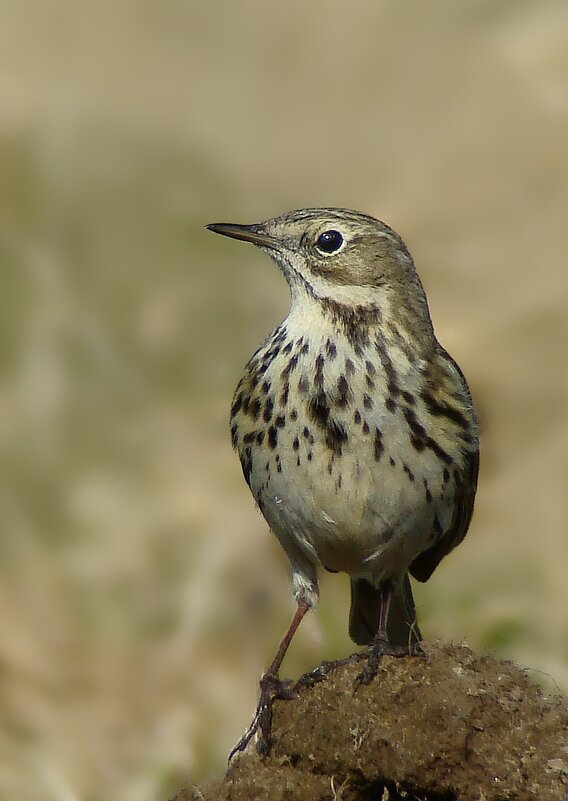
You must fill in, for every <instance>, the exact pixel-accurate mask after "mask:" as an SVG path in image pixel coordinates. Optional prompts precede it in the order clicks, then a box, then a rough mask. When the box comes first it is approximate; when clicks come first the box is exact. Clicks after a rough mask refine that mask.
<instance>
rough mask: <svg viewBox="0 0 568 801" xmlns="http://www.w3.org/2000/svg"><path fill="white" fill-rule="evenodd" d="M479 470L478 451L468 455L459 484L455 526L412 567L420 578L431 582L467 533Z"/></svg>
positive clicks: (454, 516) (415, 561)
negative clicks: (443, 561) (444, 560)
mask: <svg viewBox="0 0 568 801" xmlns="http://www.w3.org/2000/svg"><path fill="white" fill-rule="evenodd" d="M478 472H479V451H477V450H476V451H472V452H470V453H469V454H468V456H467V460H466V465H465V469H464V471H463V473H462V477H461V480H460V481H459V483H458V485H457V490H456V500H455V507H454V514H453V517H452V524H451V526H450V527H449V529H448V530H447V531H446V532H445V533H444V534H443V536H442V537H441V538H440V539H439V540H438V541H437V542H436V544H435V545H432V547H431V548H428V550H427V551H424V552H423V553H421V554H420V556H417V557H416V559H415V560H414V561H413V562H412V564H411V565H410V567H409V571H410V574H411V575H412V576H413V577H414V578H415V579H418V581H428V579H429V578H430V576H431V575H432V573H433V572H434V570H435V569H436V568H437V567H438V565H439V564H440V562H441V561H442V559H443V558H444V556H447V554H449V553H450V551H452V550H453V549H454V548H455V547H456V545H459V544H460V542H461V541H462V540H463V538H464V537H465V535H466V534H467V530H468V528H469V524H470V522H471V516H472V514H473V502H474V499H475V491H476V488H477V475H478Z"/></svg>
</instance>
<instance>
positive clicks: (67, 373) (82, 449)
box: [0, 0, 568, 801]
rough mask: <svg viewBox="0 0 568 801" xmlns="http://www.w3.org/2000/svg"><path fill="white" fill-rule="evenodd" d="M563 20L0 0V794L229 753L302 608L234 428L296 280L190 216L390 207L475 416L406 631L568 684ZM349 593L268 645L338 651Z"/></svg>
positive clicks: (325, 593) (342, 6) (72, 788)
mask: <svg viewBox="0 0 568 801" xmlns="http://www.w3.org/2000/svg"><path fill="white" fill-rule="evenodd" d="M567 31H568V8H567V7H566V4H565V3H563V2H560V1H558V2H552V1H551V0H540V2H505V1H502V2H495V0H485V1H484V2H483V1H481V0H480V1H479V2H472V1H470V2H459V3H458V2H455V0H446V1H445V2H443V1H442V0H436V1H435V2H427V3H422V2H420V3H418V2H417V3H412V2H399V1H398V0H368V1H367V2H354V3H350V4H348V3H345V2H340V0H332V1H331V2H324V1H323V0H315V2H312V3H302V2H299V1H298V0H291V1H290V2H287V3H271V2H266V0H265V1H264V2H263V1H262V0H249V1H248V2H240V1H239V2H234V3H230V2H226V3H222V2H214V1H213V2H211V1H210V2H205V1H204V0H202V2H194V1H192V0H186V2H180V0H165V2H157V0H156V1H155V2H148V1H147V0H146V1H145V0H138V1H137V2H135V1H134V0H130V1H129V0H124V1H123V2H120V3H112V2H110V0H105V1H104V2H101V3H88V2H71V1H70V0H25V1H24V2H16V0H6V1H5V2H3V3H2V4H1V5H0V256H1V263H0V368H1V386H0V460H1V465H0V470H1V478H0V671H1V674H0V799H4V798H5V799H15V798H17V799H18V801H68V800H70V799H80V800H81V801H114V800H115V799H120V801H150V800H151V799H158V798H165V797H167V795H168V792H169V791H170V790H173V789H174V788H175V787H176V786H177V785H179V784H180V783H181V782H182V781H183V779H184V778H185V777H192V778H193V779H195V780H198V779H200V778H201V777H202V776H203V775H205V774H207V773H208V772H210V771H212V770H221V769H222V767H223V762H224V759H225V756H226V754H227V752H228V749H229V747H230V746H231V745H232V744H233V743H234V741H235V740H236V739H237V738H238V736H239V735H240V734H241V732H242V731H243V729H244V727H245V725H246V724H247V722H248V720H249V717H250V715H251V713H252V710H253V706H254V702H255V697H256V681H257V678H258V675H259V674H260V672H261V670H262V668H263V666H265V665H266V664H267V662H268V661H269V659H270V658H271V657H272V655H273V651H274V648H275V646H276V643H277V641H278V639H279V638H280V636H281V634H282V632H283V630H284V628H285V627H286V625H287V622H288V619H289V616H290V614H291V613H292V609H293V602H292V600H291V595H290V586H289V579H288V574H287V564H286V560H285V558H284V556H283V555H282V554H281V552H280V550H279V548H278V546H277V544H276V543H275V542H273V540H272V538H271V537H270V536H269V534H268V532H267V530H266V525H265V523H264V521H263V520H262V518H261V516H260V514H259V513H258V512H257V511H256V510H255V508H254V504H253V501H252V498H251V497H250V495H249V492H248V489H247V487H246V485H245V483H244V481H243V480H242V476H241V471H240V467H239V464H238V460H237V459H236V457H235V456H234V455H233V454H232V452H231V449H230V443H229V436H228V431H227V415H228V408H229V404H230V400H231V394H232V391H233V387H234V385H235V384H236V382H237V380H238V378H239V376H240V372H241V370H242V367H243V365H244V363H245V362H246V360H247V359H248V357H249V356H250V355H251V353H252V352H253V350H254V349H255V348H256V346H257V345H258V344H259V342H260V340H261V339H262V338H263V337H264V336H265V335H266V334H267V333H268V332H269V331H270V330H271V328H272V327H273V326H274V325H275V324H276V323H277V322H279V321H280V319H281V318H282V316H283V315H284V314H285V312H286V308H287V302H288V298H287V290H286V286H285V284H284V281H283V280H282V278H281V277H280V276H279V275H278V272H277V270H276V268H275V267H274V266H273V265H272V264H271V263H270V262H269V260H268V259H267V258H266V257H265V256H263V255H262V254H261V253H258V252H256V251H254V249H253V248H251V247H249V246H246V245H245V244H243V243H237V242H230V241H229V240H223V239H221V238H219V237H215V236H213V235H212V234H210V233H208V232H207V231H205V230H204V226H205V224H206V223H208V222H214V221H234V222H255V221H258V220H260V219H262V218H265V217H269V216H273V215H275V214H279V213H282V212H284V211H287V210H290V209H292V208H298V207H305V206H310V205H337V206H348V207H353V208H356V209H360V210H362V211H365V212H367V213H371V214H375V215H376V216H379V217H381V218H382V219H384V220H385V221H386V222H387V223H388V224H389V225H392V226H393V227H394V228H395V229H396V230H397V231H399V232H400V233H401V235H402V236H403V238H404V239H405V240H406V242H407V244H408V246H409V248H410V249H411V251H412V253H413V254H414V257H415V260H416V264H417V267H418V270H419V272H420V274H421V276H422V278H423V281H424V283H425V286H426V290H427V292H428V295H429V299H430V304H431V310H432V314H433V317H434V321H435V325H436V329H437V333H438V336H439V338H440V340H441V341H442V342H443V344H444V345H445V346H446V347H447V348H448V349H449V350H450V352H451V353H452V355H453V356H454V357H455V358H456V359H457V360H458V361H459V363H460V365H461V366H462V368H463V370H464V372H465V373H466V375H467V376H468V378H469V380H470V383H471V386H472V390H473V393H474V396H475V399H476V402H477V404H478V407H479V410H480V414H481V419H482V426H483V438H482V466H481V480H480V487H479V495H478V504H477V508H476V514H475V517H474V521H473V524H472V527H471V530H470V534H469V536H468V538H467V539H466V541H465V542H464V544H463V545H462V546H461V547H460V548H459V549H458V550H457V551H456V552H455V553H454V554H453V555H452V556H451V557H449V558H448V559H447V560H445V561H444V563H443V564H442V566H441V567H440V568H439V570H438V571H437V572H436V574H435V575H434V577H433V579H432V580H431V582H430V583H429V584H428V585H426V586H424V587H422V586H421V587H419V588H418V589H417V601H418V606H419V614H420V618H421V624H422V627H423V631H424V633H425V635H426V637H427V638H430V639H435V638H440V639H443V640H450V639H451V640H454V641H462V640H465V641H467V642H468V643H469V644H470V645H471V646H473V647H475V648H480V649H484V648H490V649H491V650H494V651H495V652H496V653H498V654H500V655H502V656H505V657H509V658H511V659H514V660H516V661H518V662H520V663H522V664H525V665H527V666H529V667H531V668H533V669H534V675H536V676H538V675H541V674H540V671H542V672H544V673H545V674H549V675H550V676H551V677H552V679H553V680H554V681H555V682H556V683H557V684H558V685H559V686H561V687H562V688H563V689H564V690H566V689H568V661H567V659H568V634H567V630H568V613H567V611H566V607H567V604H566V570H567V564H568V537H567V524H566V519H567V512H568V509H567V506H568V504H567V491H566V483H567V482H566V480H567V464H566V450H567V436H566V435H567V428H568V415H567V406H568V393H567V388H568V387H567V375H566V373H567V371H566V342H567V340H568V323H567V313H566V297H567V289H568V279H567V269H566V252H567V250H568V224H567V216H568V180H567V179H568V158H567V147H566V143H567V142H568V34H567V33H566V32H567ZM346 590H347V580H346V578H345V577H344V576H327V575H326V576H324V578H323V582H322V601H321V605H320V608H319V610H318V612H317V613H316V614H315V615H311V616H310V619H309V620H307V621H306V623H305V624H304V625H303V627H302V629H301V631H300V632H299V634H298V636H297V638H296V640H295V641H294V644H293V647H292V649H291V653H290V655H289V657H288V658H287V661H286V663H285V665H284V668H285V673H286V674H288V675H297V674H298V673H299V672H300V671H302V670H305V669H307V668H309V667H313V666H314V665H315V664H317V663H318V662H319V661H321V659H323V658H331V657H334V656H338V655H343V654H346V653H348V652H349V651H350V650H351V647H352V646H351V645H350V643H349V641H348V638H347V633H346V619H347V597H346Z"/></svg>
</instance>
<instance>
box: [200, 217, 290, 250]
mask: <svg viewBox="0 0 568 801" xmlns="http://www.w3.org/2000/svg"><path fill="white" fill-rule="evenodd" d="M207 230H208V231H213V233H215V234H221V236H230V237H231V239H242V240H243V242H252V244H253V245H257V246H258V247H260V248H271V249H272V250H275V249H277V248H278V247H279V243H278V242H277V240H276V239H274V237H272V236H269V235H268V234H267V233H266V231H265V230H264V229H263V227H262V225H238V224H237V223H212V224H211V225H208V226H207Z"/></svg>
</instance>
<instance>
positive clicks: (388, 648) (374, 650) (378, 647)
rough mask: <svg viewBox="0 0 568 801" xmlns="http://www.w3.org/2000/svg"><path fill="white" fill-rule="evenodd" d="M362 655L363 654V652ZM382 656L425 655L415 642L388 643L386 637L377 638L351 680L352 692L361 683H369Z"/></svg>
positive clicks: (375, 673) (355, 690)
mask: <svg viewBox="0 0 568 801" xmlns="http://www.w3.org/2000/svg"><path fill="white" fill-rule="evenodd" d="M363 656H364V654H363ZM383 656H395V657H397V658H399V657H401V656H425V651H424V649H423V648H422V646H421V645H420V643H418V642H416V643H413V644H412V645H409V646H406V645H390V644H389V642H388V641H387V640H386V639H382V638H381V639H377V640H375V642H374V643H373V644H372V646H371V648H370V649H369V651H368V656H367V664H366V665H365V667H364V668H363V670H362V671H361V673H359V675H358V676H357V678H356V679H355V681H354V682H353V692H354V693H356V692H357V690H358V689H359V687H360V686H361V685H362V684H370V683H371V682H372V681H373V679H374V678H375V676H376V675H377V671H378V669H379V665H380V663H381V659H382V658H383Z"/></svg>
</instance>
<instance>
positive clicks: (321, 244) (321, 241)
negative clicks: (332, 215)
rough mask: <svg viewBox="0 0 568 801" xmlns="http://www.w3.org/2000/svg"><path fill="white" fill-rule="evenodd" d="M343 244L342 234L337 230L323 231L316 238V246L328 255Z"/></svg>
mask: <svg viewBox="0 0 568 801" xmlns="http://www.w3.org/2000/svg"><path fill="white" fill-rule="evenodd" d="M342 245H343V236H342V234H341V233H340V232H339V231H336V230H334V229H331V230H329V231H324V232H323V234H320V235H319V236H318V238H317V240H316V248H317V249H318V250H319V251H320V252H321V253H325V254H326V255H329V254H330V253H336V252H337V251H338V250H339V249H340V248H341V246H342Z"/></svg>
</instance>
